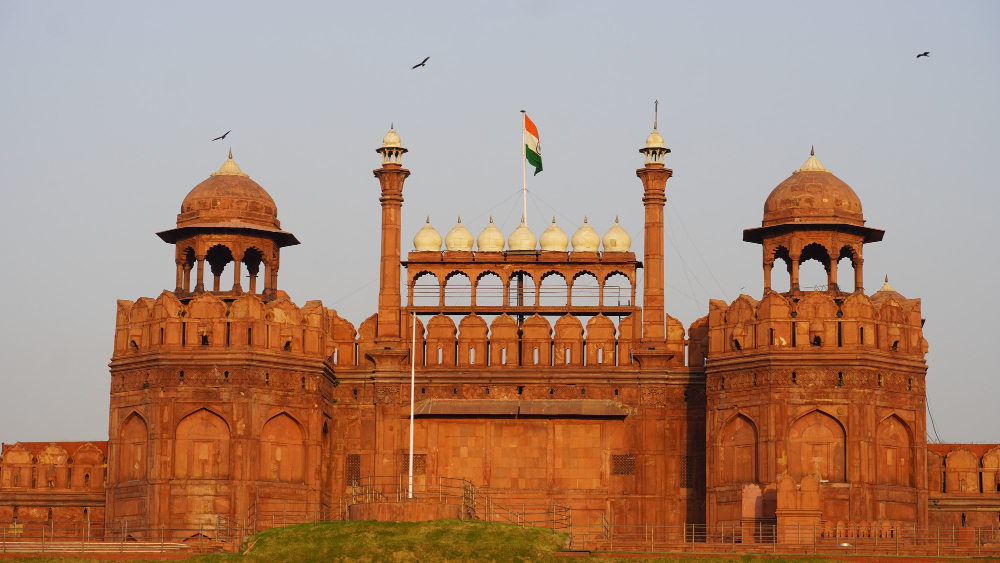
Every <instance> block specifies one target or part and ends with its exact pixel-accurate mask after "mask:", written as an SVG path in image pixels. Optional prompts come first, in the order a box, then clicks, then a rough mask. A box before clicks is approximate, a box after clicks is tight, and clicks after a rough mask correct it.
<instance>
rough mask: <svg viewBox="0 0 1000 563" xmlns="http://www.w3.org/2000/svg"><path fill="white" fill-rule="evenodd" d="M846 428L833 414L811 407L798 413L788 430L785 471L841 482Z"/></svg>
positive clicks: (798, 475) (796, 474)
mask: <svg viewBox="0 0 1000 563" xmlns="http://www.w3.org/2000/svg"><path fill="white" fill-rule="evenodd" d="M846 437H847V432H845V430H844V426H843V425H842V424H841V423H840V421H838V420H837V419H836V418H834V417H832V416H830V415H829V414H827V413H825V412H823V411H820V410H813V411H810V412H808V413H806V414H805V415H803V416H800V417H799V418H798V419H797V420H796V421H795V422H794V423H793V424H792V427H791V430H790V431H789V432H788V474H789V475H790V476H791V477H792V479H795V480H796V481H798V480H800V479H802V478H803V477H805V476H807V475H812V476H814V477H818V478H819V480H820V481H831V482H834V483H842V482H844V481H845V480H846V478H847V472H846V467H847V466H846V463H845V460H846V459H847V440H846Z"/></svg>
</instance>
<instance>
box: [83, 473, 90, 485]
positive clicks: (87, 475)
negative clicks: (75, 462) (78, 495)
mask: <svg viewBox="0 0 1000 563" xmlns="http://www.w3.org/2000/svg"><path fill="white" fill-rule="evenodd" d="M83 486H84V487H87V488H90V473H84V474H83Z"/></svg>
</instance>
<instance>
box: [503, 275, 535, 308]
mask: <svg viewBox="0 0 1000 563" xmlns="http://www.w3.org/2000/svg"><path fill="white" fill-rule="evenodd" d="M507 299H508V303H509V304H510V306H512V307H534V306H535V280H534V279H533V278H532V277H531V274H529V273H527V272H514V273H513V274H511V276H510V286H509V293H508V296H507Z"/></svg>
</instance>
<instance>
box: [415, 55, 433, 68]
mask: <svg viewBox="0 0 1000 563" xmlns="http://www.w3.org/2000/svg"><path fill="white" fill-rule="evenodd" d="M429 58H430V57H427V58H426V59H424V60H422V61H420V62H419V63H417V64H415V65H413V68H417V67H419V66H425V63H426V62H427V59H429ZM411 70H412V69H411Z"/></svg>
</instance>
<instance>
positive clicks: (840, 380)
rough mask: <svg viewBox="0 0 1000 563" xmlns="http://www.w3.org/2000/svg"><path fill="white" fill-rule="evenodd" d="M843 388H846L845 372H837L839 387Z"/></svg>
mask: <svg viewBox="0 0 1000 563" xmlns="http://www.w3.org/2000/svg"><path fill="white" fill-rule="evenodd" d="M843 386H844V372H842V371H838V372H837V387H843Z"/></svg>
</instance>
